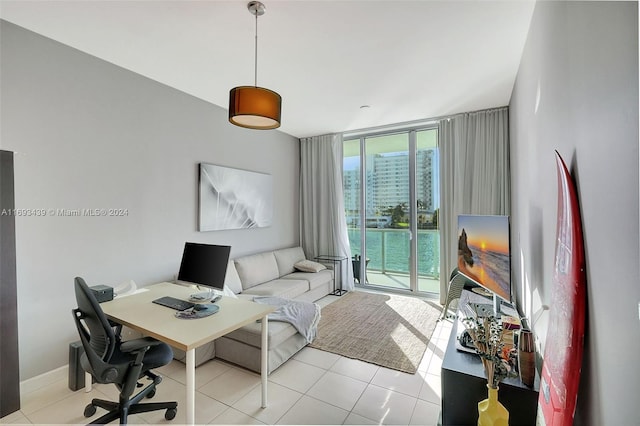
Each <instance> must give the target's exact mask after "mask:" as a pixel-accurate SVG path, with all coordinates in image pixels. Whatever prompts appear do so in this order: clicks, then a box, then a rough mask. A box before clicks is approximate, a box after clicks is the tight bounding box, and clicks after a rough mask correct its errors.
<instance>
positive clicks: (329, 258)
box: [315, 254, 347, 296]
mask: <svg viewBox="0 0 640 426" xmlns="http://www.w3.org/2000/svg"><path fill="white" fill-rule="evenodd" d="M315 260H317V261H318V262H320V263H323V262H326V263H332V264H333V291H332V292H331V293H329V294H332V295H334V296H342V295H343V294H345V293H346V292H347V290H343V289H342V262H344V261H345V260H347V256H333V255H330V254H321V255H320V256H316V257H315ZM336 266H337V267H338V268H337V269H338V270H339V271H340V274H339V277H340V286H339V287H337V285H336V280H337V279H338V278H337V277H338V274H337V273H336Z"/></svg>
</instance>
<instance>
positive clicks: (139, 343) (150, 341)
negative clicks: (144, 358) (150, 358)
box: [120, 337, 162, 353]
mask: <svg viewBox="0 0 640 426" xmlns="http://www.w3.org/2000/svg"><path fill="white" fill-rule="evenodd" d="M160 344H162V342H161V341H159V340H156V339H154V338H152V337H142V338H140V339H133V340H128V341H126V342H122V344H121V345H120V350H121V351H122V352H127V353H131V352H136V351H139V350H140V349H144V351H145V352H146V351H147V349H149V347H151V346H156V345H160Z"/></svg>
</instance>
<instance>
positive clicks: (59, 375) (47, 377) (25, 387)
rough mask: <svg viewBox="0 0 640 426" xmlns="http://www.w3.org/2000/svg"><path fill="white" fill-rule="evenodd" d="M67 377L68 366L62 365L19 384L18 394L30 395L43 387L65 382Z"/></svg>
mask: <svg viewBox="0 0 640 426" xmlns="http://www.w3.org/2000/svg"><path fill="white" fill-rule="evenodd" d="M68 377H69V365H68V364H67V365H63V366H62V367H59V368H56V369H54V370H51V371H47V372H46V373H42V374H40V375H39V376H35V377H32V378H30V379H27V380H23V381H22V382H20V393H21V394H22V395H24V394H28V393H31V392H33V391H35V390H38V389H40V388H41V387H43V386H46V385H50V384H51V383H55V382H57V381H58V380H65V379H68Z"/></svg>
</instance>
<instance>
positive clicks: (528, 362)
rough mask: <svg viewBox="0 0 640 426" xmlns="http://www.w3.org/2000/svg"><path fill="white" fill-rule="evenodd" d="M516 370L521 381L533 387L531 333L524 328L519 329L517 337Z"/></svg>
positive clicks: (533, 362)
mask: <svg viewBox="0 0 640 426" xmlns="http://www.w3.org/2000/svg"><path fill="white" fill-rule="evenodd" d="M518 371H519V372H520V380H521V381H522V383H524V384H525V385H526V386H529V387H533V383H534V381H535V378H536V354H535V350H534V342H533V333H531V331H529V330H526V329H522V330H520V333H519V337H518Z"/></svg>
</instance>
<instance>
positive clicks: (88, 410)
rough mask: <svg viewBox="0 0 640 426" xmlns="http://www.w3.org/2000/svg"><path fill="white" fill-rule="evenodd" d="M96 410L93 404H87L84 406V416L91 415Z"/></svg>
mask: <svg viewBox="0 0 640 426" xmlns="http://www.w3.org/2000/svg"><path fill="white" fill-rule="evenodd" d="M96 411H97V409H96V406H95V405H93V404H89V405H87V406H86V407H84V416H85V417H91V416H93V415H94V414H95V413H96Z"/></svg>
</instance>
